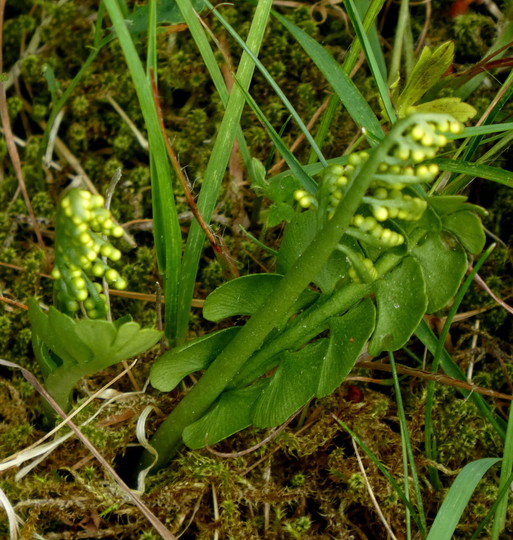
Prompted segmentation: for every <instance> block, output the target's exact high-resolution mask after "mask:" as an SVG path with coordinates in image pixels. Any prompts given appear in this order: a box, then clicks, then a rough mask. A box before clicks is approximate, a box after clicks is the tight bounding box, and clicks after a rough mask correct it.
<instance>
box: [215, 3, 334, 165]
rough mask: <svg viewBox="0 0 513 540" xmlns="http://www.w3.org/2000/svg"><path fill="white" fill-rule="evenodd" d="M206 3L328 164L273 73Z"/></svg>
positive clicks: (318, 155) (321, 160)
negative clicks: (273, 76)
mask: <svg viewBox="0 0 513 540" xmlns="http://www.w3.org/2000/svg"><path fill="white" fill-rule="evenodd" d="M205 4H206V5H207V6H208V7H209V8H210V9H211V10H212V13H213V14H214V15H215V16H216V17H217V19H218V20H219V22H220V23H221V24H222V25H223V26H224V27H225V28H226V30H227V31H228V33H229V34H230V35H231V36H232V37H233V39H235V41H236V42H237V43H238V44H239V45H240V46H241V47H242V48H243V50H244V51H245V52H246V53H247V54H248V55H249V57H250V58H251V59H252V60H253V62H254V63H255V65H256V67H257V68H258V69H259V71H260V72H261V73H262V75H263V76H264V78H265V80H266V81H267V82H268V83H269V84H270V85H271V87H272V89H273V90H274V91H275V92H276V95H277V96H278V97H279V98H280V99H281V101H282V103H283V104H284V105H285V107H286V109H287V110H288V111H289V113H290V114H291V116H292V118H293V119H294V120H295V122H296V123H297V125H298V126H299V128H300V129H301V132H302V133H303V135H304V136H305V138H306V140H307V141H308V142H309V143H310V146H311V147H312V150H313V151H314V152H315V153H316V154H317V157H318V159H319V161H320V162H321V163H323V164H324V165H326V160H325V159H324V156H323V155H322V152H321V150H320V149H319V147H318V146H317V143H316V142H315V139H314V138H313V137H312V135H311V133H310V132H309V131H308V128H307V127H306V126H305V124H304V122H303V120H302V119H301V117H300V116H299V114H298V113H297V111H296V109H295V108H294V106H293V105H292V103H291V102H290V100H289V99H288V98H287V96H286V95H285V94H284V93H283V91H282V90H281V88H280V87H279V86H278V84H277V83H276V81H275V80H274V79H273V78H272V76H271V74H270V73H269V71H267V69H266V68H265V66H264V65H263V64H262V62H260V60H259V59H258V58H257V57H256V55H254V54H253V52H252V51H251V49H250V48H249V47H248V46H247V45H246V44H245V43H244V41H243V39H242V38H241V37H240V36H239V34H237V32H236V31H235V30H234V29H233V27H232V26H231V25H230V24H229V23H228V21H226V19H225V18H224V17H223V16H222V15H221V14H220V13H219V11H217V9H215V8H214V6H213V5H212V4H211V3H210V2H209V1H208V0H205Z"/></svg>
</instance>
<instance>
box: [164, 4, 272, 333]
mask: <svg viewBox="0 0 513 540" xmlns="http://www.w3.org/2000/svg"><path fill="white" fill-rule="evenodd" d="M271 4H272V2H271V0H262V1H261V2H259V3H258V6H257V8H256V11H255V15H254V17H253V21H252V24H251V28H250V31H249V35H248V40H247V45H248V47H249V48H250V49H251V50H252V51H253V54H255V53H257V52H258V50H259V49H260V46H261V43H262V40H263V36H264V31H265V28H266V25H267V21H268V18H269V12H270V10H271ZM254 69H255V64H254V62H253V60H252V59H251V58H250V56H249V55H248V54H247V53H246V52H244V53H243V55H242V58H241V61H240V64H239V68H238V70H237V79H238V81H239V82H240V84H241V87H239V86H234V88H233V91H232V93H231V95H230V98H229V100H228V104H227V106H226V111H225V114H224V117H223V120H222V122H221V126H220V128H219V132H218V134H217V137H216V141H215V144H214V148H213V150H212V154H211V156H210V160H209V162H208V165H207V169H206V171H205V179H206V181H205V183H204V184H203V187H202V189H201V192H200V196H199V198H198V202H197V204H198V210H199V211H200V213H201V215H202V216H203V218H204V220H205V222H206V223H208V222H209V221H210V218H211V217H212V213H213V211H214V208H215V204H216V201H217V198H218V194H219V190H220V188H221V182H222V179H223V176H224V173H225V170H226V166H227V165H228V160H229V157H230V153H231V150H232V146H233V142H234V139H235V133H236V132H237V129H238V127H239V120H240V116H241V114H242V109H243V107H244V103H245V98H244V94H243V92H242V90H241V88H244V89H247V88H249V84H250V81H251V79H252V77H253V71H254ZM204 239H205V233H204V232H203V231H202V229H201V228H200V226H199V225H198V224H197V223H196V222H193V224H192V226H191V229H190V232H189V238H188V240H187V245H186V248H185V253H184V258H183V264H182V268H181V274H180V293H179V295H180V296H179V305H178V312H177V320H176V327H175V328H174V337H175V341H176V342H179V341H181V340H183V339H184V337H185V334H186V332H187V326H188V322H189V310H190V306H191V302H192V296H193V291H194V284H195V281H196V273H197V270H198V263H199V259H200V256H201V251H202V249H203V242H204Z"/></svg>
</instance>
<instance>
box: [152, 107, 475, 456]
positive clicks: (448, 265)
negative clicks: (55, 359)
mask: <svg viewBox="0 0 513 540" xmlns="http://www.w3.org/2000/svg"><path fill="white" fill-rule="evenodd" d="M462 130H463V126H462V125H461V124H460V123H459V122H457V121H456V120H454V119H453V118H452V117H450V116H448V115H443V114H416V115H413V116H410V117H407V118H405V119H404V120H401V121H399V122H398V123H397V124H395V125H394V127H393V128H392V130H391V131H390V133H389V134H388V135H387V136H386V137H385V138H384V139H383V140H382V141H381V142H380V143H379V144H378V145H377V146H376V147H374V148H372V149H369V150H368V151H365V152H359V153H356V154H352V155H350V156H349V157H348V159H347V161H346V163H345V164H344V165H334V166H329V167H327V168H326V169H325V170H324V171H323V173H322V174H321V179H320V185H319V189H318V191H317V193H316V194H315V195H314V194H312V193H310V192H307V191H304V190H298V191H296V193H295V199H296V201H297V204H298V206H299V207H300V208H301V209H305V211H303V212H299V213H297V214H296V215H295V217H294V218H293V219H292V220H291V222H290V223H289V225H288V226H287V229H286V232H285V236H284V238H283V241H282V245H281V249H280V251H279V253H278V255H277V258H276V268H277V273H276V274H263V275H262V274H259V275H250V276H244V277H241V278H238V279H235V280H233V281H230V282H228V283H225V284H224V285H222V286H221V287H219V288H218V289H217V290H215V291H214V292H213V293H212V294H211V295H210V296H209V297H208V298H207V299H206V302H205V306H204V311H203V314H204V317H205V318H206V319H209V320H211V321H214V322H217V321H221V320H222V319H224V318H227V317H231V316H234V315H250V316H251V318H250V320H249V321H248V322H247V323H246V326H245V327H232V328H229V329H224V330H221V331H219V332H214V333H212V334H209V335H207V336H202V337H200V338H198V339H195V340H192V341H190V342H188V343H186V344H185V345H183V346H181V347H178V348H175V349H173V350H171V351H169V352H168V353H166V354H164V355H163V356H162V357H161V358H160V359H159V360H158V361H157V362H156V363H155V364H154V366H153V367H152V371H151V382H152V384H153V385H154V386H155V387H156V388H158V389H159V390H162V391H169V390H171V389H172V388H174V387H175V386H176V385H177V384H178V383H179V382H180V380H181V379H182V378H183V377H184V376H185V375H187V374H189V373H192V372H194V371H198V370H203V369H207V372H206V374H205V375H204V377H203V379H201V380H200V381H199V383H198V384H197V385H196V387H195V388H193V390H192V391H191V392H190V393H189V394H188V395H187V396H186V397H185V398H184V399H183V401H182V402H181V404H180V405H179V406H178V407H177V409H175V411H174V412H173V413H172V414H171V415H170V416H169V417H168V419H167V420H166V421H165V422H164V423H163V424H162V425H161V427H160V428H159V430H158V431H157V433H156V435H155V436H154V437H153V439H152V443H153V444H154V446H155V448H156V450H157V451H158V452H159V460H158V461H157V464H156V467H159V466H162V465H163V464H164V463H166V462H167V461H168V460H169V458H170V457H171V455H172V454H173V452H174V451H176V449H177V448H178V447H179V445H180V444H181V442H182V441H183V442H185V444H186V445H187V446H189V447H191V448H200V447H203V446H205V445H206V444H213V443H215V442H217V441H220V440H222V439H224V438H226V437H228V436H230V435H231V434H233V433H235V432H237V431H239V430H241V429H244V428H246V427H248V426H250V425H255V426H257V427H262V428H266V427H273V426H277V425H279V424H280V423H282V422H284V421H286V420H287V419H288V418H289V417H290V416H291V415H292V414H294V413H295V412H296V411H297V410H298V409H299V408H300V407H302V406H303V405H305V404H306V403H307V402H308V401H309V400H310V399H312V398H314V397H317V398H322V397H324V396H326V395H328V394H329V393H331V392H332V391H333V390H335V389H336V388H337V387H338V386H339V385H340V384H341V383H342V381H343V380H344V378H345V377H346V376H347V374H348V373H349V372H350V370H351V369H352V368H353V366H354V364H355V362H356V360H357V358H358V356H359V355H360V354H361V352H362V351H363V350H364V348H365V347H367V348H368V352H369V354H371V355H379V354H381V353H382V352H384V351H394V350H397V349H399V348H401V347H402V346H403V345H404V344H405V343H406V342H407V341H408V339H409V338H410V337H411V335H412V333H413V332H414V331H415V329H416V328H417V326H418V324H419V322H420V321H421V319H422V317H423V315H424V314H425V313H431V312H434V311H437V310H439V309H441V308H443V307H444V306H445V305H446V304H447V303H448V302H449V301H450V300H451V298H452V297H453V296H454V294H455V292H456V291H457V289H458V287H459V285H460V282H461V280H462V277H463V276H464V274H465V271H466V268H467V252H470V253H478V252H479V251H480V250H481V249H482V248H483V245H484V234H483V229H482V226H481V222H480V220H479V217H478V214H479V213H480V212H481V209H480V208H479V207H476V206H473V205H470V204H467V203H466V202H465V198H464V197H427V196H426V195H425V190H424V189H423V188H422V184H425V183H428V182H431V181H433V180H434V179H435V177H436V176H437V174H438V167H437V166H436V165H434V164H432V163H431V164H430V163H429V160H430V159H432V158H434V157H435V155H436V152H437V151H438V150H439V148H441V147H443V146H445V145H446V144H447V136H446V135H447V134H451V133H452V134H457V133H460V132H461V131H462ZM294 280H295V281H296V282H297V287H296V288H294V283H292V282H293V281H294ZM306 280H309V281H310V286H309V287H307V288H306V289H304V287H301V283H304V282H305V281H306ZM299 288H301V290H298V289H299ZM284 290H286V291H295V292H297V294H296V295H294V294H291V295H290V297H288V296H283V297H280V293H281V292H282V291H284ZM255 321H256V322H255ZM261 325H267V328H268V329H269V330H265V332H262V333H263V334H264V333H265V340H262V339H261V336H259V337H258V339H260V342H259V341H258V340H257V338H256V336H257V335H258V334H259V327H260V326H261ZM203 381H205V384H203V385H202V383H203ZM206 381H208V384H206ZM149 460H150V457H149V455H145V456H144V457H143V460H142V463H141V467H142V466H147V465H148V463H149Z"/></svg>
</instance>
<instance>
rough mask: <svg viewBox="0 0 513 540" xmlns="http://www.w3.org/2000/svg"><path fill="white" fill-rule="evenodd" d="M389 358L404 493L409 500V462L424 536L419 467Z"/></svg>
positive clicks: (409, 526) (399, 388) (409, 532)
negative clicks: (395, 404) (400, 444)
mask: <svg viewBox="0 0 513 540" xmlns="http://www.w3.org/2000/svg"><path fill="white" fill-rule="evenodd" d="M388 357H389V359H390V365H391V367H392V376H393V379H394V389H395V396H396V402H397V411H398V413H399V422H400V426H401V443H402V447H403V458H406V459H404V461H405V463H404V491H405V495H406V497H408V500H409V473H408V462H409V463H410V468H411V476H412V479H413V489H414V490H415V497H416V499H417V507H418V509H419V521H420V528H421V532H422V534H423V535H425V534H426V532H427V525H426V514H425V512H424V505H423V504H422V493H421V491H420V483H419V477H418V474H417V467H416V466H415V459H414V457H413V448H412V446H411V441H410V437H409V434H408V423H407V422H406V414H405V412H404V405H403V398H402V395H401V387H400V384H399V378H398V377H397V370H396V367H395V359H394V354H393V353H391V352H389V353H388ZM406 511H407V516H406V517H407V521H406V525H407V529H408V531H407V532H408V538H411V523H410V515H409V509H408V508H407V509H406Z"/></svg>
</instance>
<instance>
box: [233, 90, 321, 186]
mask: <svg viewBox="0 0 513 540" xmlns="http://www.w3.org/2000/svg"><path fill="white" fill-rule="evenodd" d="M242 91H243V92H244V95H245V97H246V101H247V102H248V105H249V106H250V107H251V108H252V109H253V111H254V112H255V114H256V115H257V117H258V119H259V120H260V122H262V123H263V124H264V126H265V127H266V129H267V131H268V132H269V136H270V137H271V139H272V141H273V143H274V145H275V146H276V149H277V150H278V152H280V154H281V155H282V156H283V158H284V159H285V161H286V163H287V165H288V166H289V167H290V170H291V171H292V174H294V175H295V176H296V177H297V179H298V180H299V181H300V182H301V185H302V186H303V188H304V189H306V190H307V191H309V192H310V193H312V194H315V193H316V192H317V184H316V183H315V182H314V181H313V180H312V179H311V178H310V176H308V174H307V173H306V172H305V169H304V168H303V167H302V166H301V164H300V163H299V161H298V160H297V159H296V157H295V156H294V154H293V153H292V152H291V151H290V150H289V149H288V147H287V145H286V144H285V143H284V142H283V140H282V138H281V137H280V135H279V134H278V133H277V131H276V130H275V129H274V128H273V126H272V125H271V124H270V123H269V120H267V118H266V117H265V115H264V113H263V112H262V110H261V109H260V107H259V106H258V105H257V103H256V101H255V100H254V99H253V98H252V96H251V94H250V93H249V92H247V91H245V90H244V89H242ZM321 167H322V165H321Z"/></svg>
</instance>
